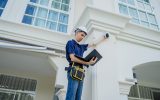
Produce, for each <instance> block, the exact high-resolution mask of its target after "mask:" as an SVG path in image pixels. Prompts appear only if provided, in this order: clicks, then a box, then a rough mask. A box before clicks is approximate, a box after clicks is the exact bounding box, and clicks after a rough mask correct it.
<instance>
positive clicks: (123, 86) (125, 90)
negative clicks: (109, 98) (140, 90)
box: [119, 81, 135, 95]
mask: <svg viewBox="0 0 160 100" xmlns="http://www.w3.org/2000/svg"><path fill="white" fill-rule="evenodd" d="M134 84H135V83H134V82H127V81H119V91H120V94H124V95H128V94H129V91H130V88H131V86H132V85H134Z"/></svg>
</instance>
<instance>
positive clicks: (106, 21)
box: [75, 5, 131, 33]
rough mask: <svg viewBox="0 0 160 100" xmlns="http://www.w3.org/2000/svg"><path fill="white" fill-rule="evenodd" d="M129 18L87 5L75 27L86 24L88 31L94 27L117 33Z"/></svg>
mask: <svg viewBox="0 0 160 100" xmlns="http://www.w3.org/2000/svg"><path fill="white" fill-rule="evenodd" d="M130 19H131V18H130V17H126V16H123V15H120V14H116V13H112V12H108V11H105V10H101V9H98V8H95V7H93V6H91V5H88V6H87V7H86V9H85V10H84V12H83V13H82V15H81V17H80V18H79V20H78V21H77V24H76V26H75V27H77V26H81V25H83V26H86V28H87V29H88V31H89V32H90V31H91V30H92V29H93V28H96V29H99V30H104V31H108V32H111V33H117V32H118V33H119V31H120V30H122V29H124V28H125V26H126V24H127V23H128V22H129V21H130Z"/></svg>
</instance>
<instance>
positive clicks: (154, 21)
mask: <svg viewBox="0 0 160 100" xmlns="http://www.w3.org/2000/svg"><path fill="white" fill-rule="evenodd" d="M148 19H149V22H150V23H152V24H157V22H156V18H155V16H154V15H152V14H148Z"/></svg>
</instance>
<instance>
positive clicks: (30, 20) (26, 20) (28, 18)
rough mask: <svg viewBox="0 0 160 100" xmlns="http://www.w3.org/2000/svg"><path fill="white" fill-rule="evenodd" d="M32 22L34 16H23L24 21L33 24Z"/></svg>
mask: <svg viewBox="0 0 160 100" xmlns="http://www.w3.org/2000/svg"><path fill="white" fill-rule="evenodd" d="M32 22H33V17H31V16H26V15H25V16H24V17H23V20H22V23H26V24H32Z"/></svg>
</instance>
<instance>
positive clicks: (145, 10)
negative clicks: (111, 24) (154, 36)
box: [117, 0, 160, 31]
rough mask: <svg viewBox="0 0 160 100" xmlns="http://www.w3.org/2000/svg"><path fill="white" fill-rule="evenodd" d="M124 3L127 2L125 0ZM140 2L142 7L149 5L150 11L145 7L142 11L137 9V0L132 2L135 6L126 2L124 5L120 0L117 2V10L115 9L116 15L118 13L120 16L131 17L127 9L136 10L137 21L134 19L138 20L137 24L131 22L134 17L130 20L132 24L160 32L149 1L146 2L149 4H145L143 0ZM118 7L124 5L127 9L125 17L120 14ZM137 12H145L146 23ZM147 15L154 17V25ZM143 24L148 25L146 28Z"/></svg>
mask: <svg viewBox="0 0 160 100" xmlns="http://www.w3.org/2000/svg"><path fill="white" fill-rule="evenodd" d="M125 1H127V0H125ZM141 1H142V2H143V5H144V4H148V5H150V7H151V9H152V11H148V10H147V9H146V8H145V5H144V9H141V8H139V7H138V2H139V0H134V3H135V5H131V4H128V3H127V2H126V3H125V2H122V1H121V0H118V9H117V10H118V13H119V14H122V15H125V16H129V17H132V16H131V14H130V12H129V9H130V8H132V9H136V11H137V13H138V19H136V20H138V23H136V22H134V21H133V20H134V19H135V18H134V17H132V20H131V22H132V23H135V24H139V25H141V26H144V27H149V28H150V29H153V30H158V31H159V30H160V26H159V23H158V21H157V17H156V15H155V14H154V11H153V8H152V6H151V3H150V1H149V0H148V1H149V3H147V2H145V1H144V0H141ZM119 5H124V6H126V7H127V11H128V14H127V15H126V14H123V13H121V12H120V7H119ZM139 11H142V12H145V14H146V17H147V21H143V20H141V17H140V13H139ZM149 14H151V15H153V16H154V20H155V21H156V24H154V23H152V22H151V21H150V20H149ZM143 22H144V23H148V26H145V25H143ZM153 26H154V27H153Z"/></svg>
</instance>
